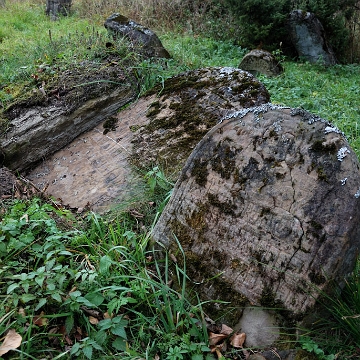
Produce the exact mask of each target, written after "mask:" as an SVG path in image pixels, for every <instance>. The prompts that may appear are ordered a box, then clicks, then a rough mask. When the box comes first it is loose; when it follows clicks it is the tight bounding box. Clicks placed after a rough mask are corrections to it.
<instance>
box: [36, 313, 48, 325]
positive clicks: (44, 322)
mask: <svg viewBox="0 0 360 360" xmlns="http://www.w3.org/2000/svg"><path fill="white" fill-rule="evenodd" d="M44 315H45V313H44V312H43V311H42V312H41V313H40V315H35V316H34V319H33V323H34V324H35V325H37V326H45V325H47V323H48V319H47V318H44Z"/></svg>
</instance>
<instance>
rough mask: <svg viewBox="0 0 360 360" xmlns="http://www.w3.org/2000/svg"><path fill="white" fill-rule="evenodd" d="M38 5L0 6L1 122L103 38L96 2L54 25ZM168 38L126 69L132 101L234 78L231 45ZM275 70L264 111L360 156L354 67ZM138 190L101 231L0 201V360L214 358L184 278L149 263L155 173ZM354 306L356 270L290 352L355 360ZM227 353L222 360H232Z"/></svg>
mask: <svg viewBox="0 0 360 360" xmlns="http://www.w3.org/2000/svg"><path fill="white" fill-rule="evenodd" d="M149 1H150V0H149ZM42 3H43V1H41V2H40V1H35V0H34V1H33V2H32V3H31V4H32V5H31V6H30V7H29V6H28V5H29V3H28V2H20V1H13V2H12V3H11V4H10V1H8V8H5V9H1V12H0V110H1V107H2V108H3V109H5V108H6V107H7V106H9V105H10V104H11V103H12V102H13V101H15V100H16V98H17V96H19V94H21V93H22V92H23V91H24V89H26V90H29V89H31V87H33V86H35V84H34V75H36V74H37V71H39V69H42V68H43V67H47V70H48V71H53V72H54V76H55V75H56V72H58V71H62V70H63V69H66V68H67V66H69V64H71V63H73V62H79V61H82V60H84V59H87V60H91V61H96V59H98V56H99V54H101V53H102V52H103V51H104V49H105V47H104V44H105V42H106V41H107V34H106V32H105V30H104V28H103V26H102V24H101V21H100V20H99V19H101V16H103V14H104V12H105V7H102V6H105V5H103V3H104V4H105V2H98V4H99V7H96V6H95V7H94V6H93V5H94V3H93V2H89V1H87V2H86V1H85V0H82V1H80V0H79V1H78V2H75V4H74V6H75V10H76V14H75V15H74V16H73V17H69V18H64V19H61V21H58V22H51V21H49V20H48V19H47V18H46V17H45V16H44V13H43V10H44V9H43V4H42ZM205 3H206V2H205ZM39 4H40V5H41V6H39ZM86 4H87V5H88V7H91V8H92V9H93V15H94V17H93V19H92V20H91V21H90V20H88V19H86V16H85V15H86V12H84V11H83V10H84V8H85V7H84V6H85V5H86ZM137 6H138V5H137ZM135 10H136V9H135ZM137 10H138V11H141V9H140V8H137ZM106 15H108V14H106ZM127 15H130V14H127ZM135 15H136V14H135ZM158 25H159V24H158ZM158 28H159V29H161V28H162V27H161V26H158ZM170 28H172V29H173V30H172V31H171V32H170V31H169V30H166V27H165V26H164V27H163V28H162V30H161V31H160V32H159V35H160V37H161V40H162V41H163V44H164V45H165V47H166V48H167V49H168V50H169V52H170V53H171V54H172V55H173V59H172V60H170V61H169V62H168V67H167V68H164V67H163V66H162V64H159V63H154V62H149V61H145V62H139V63H137V64H134V65H133V66H134V68H136V70H137V71H138V74H139V75H140V76H139V79H141V84H142V87H143V91H146V90H147V89H149V88H150V87H152V86H153V85H154V84H155V83H156V82H159V81H162V80H163V79H164V78H167V77H169V76H171V75H173V74H176V73H178V72H180V71H185V70H189V69H193V68H199V67H205V66H234V67H236V66H237V65H238V64H239V62H240V60H241V58H242V56H243V55H244V54H245V52H246V49H242V48H241V47H239V46H234V45H233V43H232V42H230V41H221V40H218V39H217V40H214V39H212V38H210V37H206V36H204V34H202V35H201V36H200V35H199V34H200V33H201V32H200V31H197V29H194V28H193V27H192V26H186V22H185V25H184V27H183V29H182V31H179V29H178V28H177V29H175V30H176V31H175V30H174V26H171V27H170ZM284 67H285V73H284V74H283V75H281V76H279V77H277V78H266V77H263V76H261V80H262V81H263V82H264V84H265V85H266V87H267V88H268V90H269V91H270V93H271V99H272V102H274V103H281V104H284V105H289V106H294V107H296V106H301V107H303V108H305V109H306V110H309V111H311V112H314V113H316V114H318V115H320V116H322V117H324V118H326V119H328V120H331V121H332V122H334V123H335V124H336V125H337V126H338V127H339V128H340V129H341V130H343V131H344V132H345V134H346V135H347V136H348V138H349V141H350V143H351V145H352V146H353V148H354V150H355V151H356V152H357V154H358V156H360V136H359V135H360V134H359V131H360V130H359V125H358V122H359V121H358V119H359V115H360V107H359V101H358V98H359V91H360V90H359V86H358V84H359V83H360V71H359V70H360V66H357V65H347V66H340V65H339V66H335V67H331V68H327V69H325V68H323V67H321V66H317V65H310V64H307V63H301V62H292V61H284ZM144 181H145V183H147V184H148V195H147V196H146V198H144V199H143V202H141V203H139V204H136V213H134V212H129V211H126V210H125V211H124V212H122V213H118V214H112V216H111V217H109V218H106V219H105V218H101V217H99V216H97V215H96V214H93V213H89V214H87V215H86V216H85V217H79V216H74V215H73V214H71V213H70V212H68V211H66V210H65V209H63V208H62V207H61V205H59V204H56V203H51V202H50V204H49V203H48V202H47V201H44V200H40V199H36V198H35V199H30V200H23V201H18V200H16V201H10V200H9V201H5V200H2V202H1V207H0V220H1V222H0V260H1V263H2V265H1V268H0V289H1V294H2V295H1V296H0V303H1V307H0V337H1V338H2V341H4V339H9V335H8V334H13V338H12V341H16V338H17V339H19V338H18V337H17V336H16V335H21V337H22V339H21V342H20V343H19V344H18V345H19V346H18V347H17V350H16V351H13V352H12V353H11V358H13V359H15V358H16V359H40V358H41V359H43V358H49V359H50V358H54V359H62V358H63V359H66V358H70V356H73V357H78V358H85V359H91V358H94V359H96V358H97V359H98V358H101V359H107V358H108V359H112V358H119V356H121V358H124V359H126V358H128V359H170V360H177V359H192V360H200V359H204V358H209V359H210V358H212V359H213V358H214V356H213V355H210V348H209V347H208V346H209V342H208V340H209V339H208V333H207V331H206V329H205V324H204V319H203V316H204V314H203V313H202V310H201V303H200V302H199V301H198V300H197V299H196V294H191V292H189V291H187V290H188V289H186V284H185V282H184V281H183V279H184V277H183V276H182V275H183V274H184V273H185V272H186V268H178V267H177V265H176V262H174V259H172V258H171V257H169V258H165V259H163V260H161V261H159V260H157V258H156V256H155V255H156V252H154V251H155V250H153V249H152V248H151V246H149V236H148V234H149V231H150V230H151V227H152V224H153V223H154V221H156V218H157V216H158V214H159V213H160V211H161V209H162V208H163V205H164V202H165V201H166V199H167V198H168V196H169V194H170V193H169V191H170V190H171V186H172V185H171V184H169V183H168V182H167V181H166V179H164V178H163V175H162V173H161V171H160V170H159V169H149V172H148V174H147V175H146V176H145V178H144ZM154 204H159V205H158V206H156V205H154ZM185 263H186V262H185ZM170 268H171V271H172V272H173V273H174V274H176V276H177V277H178V279H179V283H180V285H181V286H180V287H179V289H178V291H174V290H173V289H172V288H171V286H170V283H169V280H170V279H169V278H168V277H167V276H168V275H167V274H168V270H169V269H170ZM164 269H165V271H163V270H164ZM164 274H165V275H164ZM359 294H360V267H359V266H358V267H357V268H356V269H355V272H354V278H353V279H350V280H349V282H348V286H347V287H346V290H345V292H344V295H342V297H341V296H340V295H339V297H338V298H336V299H328V301H327V306H328V307H329V312H330V316H329V319H330V320H331V323H330V322H327V323H325V322H323V323H322V324H321V326H319V329H317V331H316V333H313V332H309V333H308V334H307V336H305V337H303V338H302V339H301V342H300V343H299V345H298V346H302V347H303V348H305V349H307V350H309V351H311V352H313V353H316V354H317V357H318V358H319V359H327V360H330V359H334V358H336V357H335V354H338V355H337V358H338V359H345V358H351V357H352V358H355V357H356V356H358V353H357V350H356V349H357V348H359V347H360V333H359V328H360V323H359V319H360V318H359V316H358V314H359V312H360V305H359V304H360V299H359ZM192 296H194V297H192ZM324 320H325V319H324ZM330 320H329V321H330ZM9 329H14V332H9V331H8V330H9ZM329 329H331V331H330V333H329V332H328V331H329ZM328 339H331V340H330V341H329V340H328ZM230 349H231V348H230ZM233 350H234V349H231V351H232V354H231V355H230V354H228V355H227V356H228V358H236V356H237V355H236V352H234V351H233ZM0 354H1V347H0ZM0 356H1V355H0ZM6 356H8V355H4V358H5V357H6Z"/></svg>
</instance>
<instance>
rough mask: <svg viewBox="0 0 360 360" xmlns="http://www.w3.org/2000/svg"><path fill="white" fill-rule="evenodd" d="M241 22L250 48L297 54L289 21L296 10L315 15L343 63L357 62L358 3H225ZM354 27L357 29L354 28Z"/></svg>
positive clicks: (311, 0)
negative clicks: (353, 48)
mask: <svg viewBox="0 0 360 360" xmlns="http://www.w3.org/2000/svg"><path fill="white" fill-rule="evenodd" d="M225 3H227V4H228V6H229V8H230V10H231V11H232V13H233V14H236V15H237V17H238V18H239V22H240V26H241V29H242V30H241V35H240V37H241V43H242V44H244V45H245V46H247V47H256V46H263V47H264V48H265V49H268V50H274V49H278V48H279V47H280V44H282V46H283V48H284V50H286V51H287V53H288V54H290V55H291V54H292V53H293V49H292V46H291V42H290V40H289V38H288V36H287V29H286V21H287V19H288V14H289V13H290V12H291V11H292V10H297V9H300V10H302V11H304V12H306V11H309V12H312V13H314V14H315V15H316V16H317V18H318V19H319V20H320V21H321V23H322V24H323V26H324V29H325V32H326V35H327V37H328V40H329V42H330V44H331V45H332V47H333V48H334V51H335V53H336V54H337V57H338V58H339V60H341V61H345V62H346V60H347V61H354V60H355V61H356V60H358V59H354V58H353V54H350V53H349V51H348V50H349V47H350V46H351V45H353V43H352V39H353V37H354V36H355V34H356V32H357V31H359V29H358V26H359V23H358V11H359V2H358V0H296V1H293V0H271V1H262V0H244V1H241V2H239V1H236V0H225ZM354 23H356V24H357V25H356V26H355V27H354Z"/></svg>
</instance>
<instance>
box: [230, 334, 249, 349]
mask: <svg viewBox="0 0 360 360" xmlns="http://www.w3.org/2000/svg"><path fill="white" fill-rule="evenodd" d="M245 339H246V334H245V333H240V334H239V333H236V334H234V335H233V336H232V337H231V339H230V344H231V345H232V346H233V347H235V348H242V347H243V345H244V342H245Z"/></svg>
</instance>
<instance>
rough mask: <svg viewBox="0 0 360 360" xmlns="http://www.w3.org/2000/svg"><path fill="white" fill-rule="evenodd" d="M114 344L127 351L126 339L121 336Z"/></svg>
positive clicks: (117, 347)
mask: <svg viewBox="0 0 360 360" xmlns="http://www.w3.org/2000/svg"><path fill="white" fill-rule="evenodd" d="M112 346H113V347H114V348H115V349H116V350H118V351H126V341H125V340H124V339H122V338H120V337H118V338H117V339H116V340H114V341H113V343H112Z"/></svg>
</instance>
